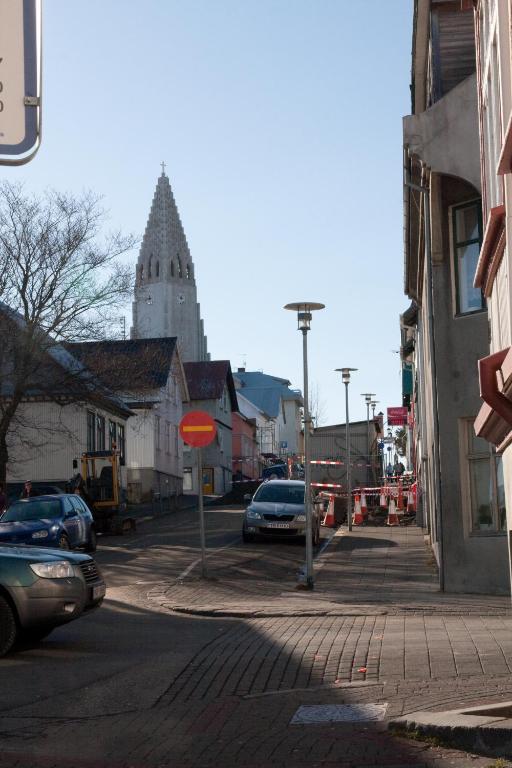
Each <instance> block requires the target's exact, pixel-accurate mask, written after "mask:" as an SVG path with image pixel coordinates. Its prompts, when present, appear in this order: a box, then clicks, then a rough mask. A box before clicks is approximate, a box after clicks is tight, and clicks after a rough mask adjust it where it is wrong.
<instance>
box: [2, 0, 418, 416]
mask: <svg viewBox="0 0 512 768" xmlns="http://www.w3.org/2000/svg"><path fill="white" fill-rule="evenodd" d="M412 6H413V2H412V0H387V2H383V0H367V2H353V0H145V2H144V3H142V2H135V0H88V1H87V2H80V3H79V2H70V1H69V0H46V2H44V15H43V20H44V29H43V33H44V86H43V87H44V90H43V98H44V114H43V144H42V147H41V149H40V151H39V153H38V155H37V156H36V158H35V159H34V160H33V161H32V162H31V163H29V164H28V165H26V166H25V167H22V168H17V169H11V168H5V167H4V168H2V172H3V177H4V178H8V179H11V180H14V179H18V180H22V181H24V182H26V184H27V186H28V187H29V188H30V189H33V190H38V189H41V188H43V187H44V186H47V185H48V186H52V187H55V188H58V189H66V190H70V191H81V190H83V189H93V190H95V191H97V192H99V193H101V194H103V195H104V202H105V206H106V207H107V208H108V209H109V210H110V214H111V225H112V226H113V227H121V228H122V229H124V230H125V231H126V232H133V233H136V234H142V232H143V231H144V227H145V224H146V219H147V216H148V213H149V207H150V203H151V199H152V196H153V191H154V187H155V184H156V181H157V177H158V175H159V173H160V162H161V161H162V160H165V162H166V164H167V173H168V175H169V178H170V181H171V184H172V187H173V190H174V194H175V198H176V201H177V204H178V208H179V210H180V214H181V218H182V221H183V224H184V227H185V231H186V233H187V238H188V241H189V245H190V248H191V252H192V257H193V259H194V263H195V266H196V278H197V283H198V294H199V300H200V302H201V307H202V315H203V318H204V321H205V327H206V332H207V335H208V340H209V349H210V351H211V354H212V358H214V359H224V358H228V359H230V360H231V363H232V365H233V367H234V368H235V369H236V367H237V366H239V365H241V364H242V361H243V360H245V361H246V363H247V369H248V370H263V371H265V372H266V373H271V374H274V375H278V376H282V377H285V378H289V379H290V380H291V382H292V385H293V386H294V387H297V388H302V358H301V354H302V347H301V336H300V334H299V333H298V331H297V330H296V322H295V318H294V317H293V316H292V314H291V313H288V312H285V311H283V309H282V307H283V305H284V304H286V303H288V302H292V301H300V300H303V299H308V300H312V301H319V302H323V303H324V304H326V309H325V310H323V311H322V312H320V313H318V315H316V316H315V317H314V320H313V326H312V330H311V333H310V334H309V351H310V376H311V379H312V382H313V384H314V385H316V386H318V389H319V393H320V400H321V401H323V403H324V411H325V423H331V422H339V421H344V413H345V412H344V392H343V387H342V384H341V381H340V379H339V378H338V374H334V373H333V369H334V368H338V367H341V366H344V365H350V366H353V367H356V368H358V369H359V371H358V373H357V374H354V377H353V385H351V417H352V418H354V419H355V418H365V417H366V409H365V407H364V404H363V399H362V398H361V397H360V396H359V393H360V392H365V391H371V392H375V393H376V394H377V399H378V400H379V401H380V403H379V406H378V410H379V409H380V408H382V410H385V407H386V406H388V405H400V404H401V394H400V377H399V358H398V355H397V354H395V353H393V352H392V350H394V349H398V348H399V345H400V340H399V327H398V316H399V314H400V312H402V311H403V310H404V309H405V308H406V307H407V306H408V303H409V302H408V300H407V299H406V297H405V296H404V295H403V287H402V286H403V276H402V272H403V255H402V207H401V200H402V189H401V180H402V172H401V165H402V158H401V117H402V115H404V114H408V113H409V111H410V96H409V81H410V51H411V34H412ZM136 256H137V254H136V253H135V252H134V253H133V254H131V257H130V258H131V261H132V262H133V263H134V264H135V261H136ZM123 312H126V313H127V314H128V316H130V313H131V310H130V308H120V314H122V313H123Z"/></svg>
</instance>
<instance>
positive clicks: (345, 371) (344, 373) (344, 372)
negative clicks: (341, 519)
mask: <svg viewBox="0 0 512 768" xmlns="http://www.w3.org/2000/svg"><path fill="white" fill-rule="evenodd" d="M336 370H337V371H341V379H342V381H343V383H344V385H345V441H346V442H345V457H346V461H347V525H348V529H349V531H351V530H352V504H351V502H352V466H351V463H350V421H349V418H348V385H349V383H350V373H351V372H352V371H357V368H336Z"/></svg>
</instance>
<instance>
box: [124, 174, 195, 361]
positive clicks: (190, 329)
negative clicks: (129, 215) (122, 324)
mask: <svg viewBox="0 0 512 768" xmlns="http://www.w3.org/2000/svg"><path fill="white" fill-rule="evenodd" d="M132 316H133V325H132V328H131V337H132V339H141V338H144V339H149V338H155V337H162V336H177V337H178V342H179V345H180V352H181V356H182V360H183V361H184V362H199V361H201V360H209V355H208V352H207V348H206V336H205V335H204V326H203V321H202V320H201V315H200V309H199V304H198V302H197V290H196V281H195V274H194V264H193V263H192V257H191V255H190V251H189V247H188V243H187V238H186V237H185V232H184V230H183V225H182V223H181V220H180V215H179V213H178V208H177V207H176V203H175V201H174V195H173V193H172V189H171V185H170V184H169V179H168V178H167V176H166V174H165V165H164V163H162V173H161V175H160V177H159V179H158V182H157V185H156V190H155V194H154V196H153V202H152V204H151V211H150V213H149V218H148V223H147V225H146V230H145V232H144V237H143V240H142V245H141V247H140V251H139V258H138V261H137V273H136V276H135V300H134V302H133V304H132Z"/></svg>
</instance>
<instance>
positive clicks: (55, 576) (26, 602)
mask: <svg viewBox="0 0 512 768" xmlns="http://www.w3.org/2000/svg"><path fill="white" fill-rule="evenodd" d="M105 591H106V587H105V582H104V580H103V577H102V575H101V572H100V570H99V568H98V566H97V564H96V563H95V561H94V560H93V559H92V557H90V555H85V554H83V553H81V552H57V551H55V549H43V548H41V547H18V546H16V545H14V544H5V545H0V656H3V655H4V654H6V653H7V652H8V651H9V650H10V649H11V648H12V646H13V645H14V643H15V642H16V641H17V640H41V639H42V638H43V637H46V636H47V635H49V634H50V632H51V631H52V630H53V629H55V627H57V626H59V625H60V624H66V623H67V622H69V621H73V619H77V618H78V617H79V616H81V615H82V614H83V613H84V612H86V611H90V610H92V609H93V608H97V607H98V606H99V605H101V603H102V601H103V598H104V596H105Z"/></svg>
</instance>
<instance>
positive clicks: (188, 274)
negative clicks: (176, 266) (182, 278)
mask: <svg viewBox="0 0 512 768" xmlns="http://www.w3.org/2000/svg"><path fill="white" fill-rule="evenodd" d="M185 275H186V278H187V280H190V264H187V266H186V268H185Z"/></svg>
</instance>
